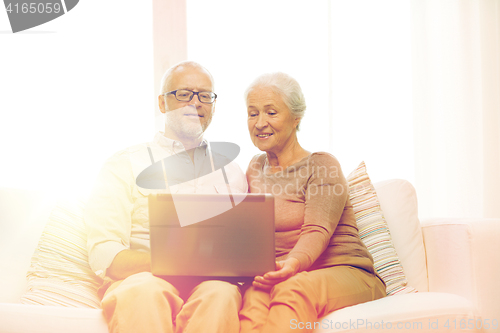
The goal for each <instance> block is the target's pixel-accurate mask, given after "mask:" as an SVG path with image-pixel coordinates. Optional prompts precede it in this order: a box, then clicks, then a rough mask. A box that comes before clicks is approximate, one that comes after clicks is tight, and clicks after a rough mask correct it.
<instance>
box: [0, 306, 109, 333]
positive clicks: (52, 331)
mask: <svg viewBox="0 0 500 333" xmlns="http://www.w3.org/2000/svg"><path fill="white" fill-rule="evenodd" d="M0 323H1V325H0V332H9V333H68V332H71V333H89V332H92V333H108V327H107V324H106V320H105V319H104V316H103V313H102V310H100V309H89V308H71V307H60V306H38V305H27V304H14V303H0Z"/></svg>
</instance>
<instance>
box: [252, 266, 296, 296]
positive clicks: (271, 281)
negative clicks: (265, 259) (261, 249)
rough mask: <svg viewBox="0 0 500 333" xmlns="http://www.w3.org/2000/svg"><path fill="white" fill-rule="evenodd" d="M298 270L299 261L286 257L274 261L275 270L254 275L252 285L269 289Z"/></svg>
mask: <svg viewBox="0 0 500 333" xmlns="http://www.w3.org/2000/svg"><path fill="white" fill-rule="evenodd" d="M299 270H300V262H299V261H298V260H297V259H296V258H288V259H286V260H281V261H277V262H276V270H275V271H271V272H267V273H266V274H264V276H256V277H255V279H254V281H253V283H252V285H253V286H254V287H256V288H260V289H264V290H267V291H269V290H271V288H272V287H273V286H274V285H275V284H278V283H280V282H283V281H285V280H287V279H289V278H291V277H292V276H294V275H295V274H297V273H298V271H299Z"/></svg>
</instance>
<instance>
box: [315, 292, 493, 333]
mask: <svg viewBox="0 0 500 333" xmlns="http://www.w3.org/2000/svg"><path fill="white" fill-rule="evenodd" d="M483 319H484V318H483ZM483 319H482V318H481V316H480V314H479V313H478V311H477V310H476V309H475V307H474V306H473V305H472V303H471V302H470V301H469V300H467V299H466V298H465V297H462V296H458V295H454V294H446V293H434V292H424V293H416V294H406V295H397V296H394V297H385V298H381V299H378V300H376V301H372V302H366V303H361V304H357V305H354V306H350V307H346V308H343V309H340V310H337V311H334V312H332V313H330V314H328V315H327V316H325V317H323V318H321V319H318V320H317V324H316V330H314V333H333V332H344V333H347V332H433V333H434V332H436V333H439V332H448V333H450V332H457V333H458V332H482V330H481V326H485V324H486V321H485V320H483ZM487 323H488V325H493V324H492V320H491V319H490V320H488V322H487ZM467 325H469V327H467ZM464 328H465V329H464ZM469 328H470V329H469Z"/></svg>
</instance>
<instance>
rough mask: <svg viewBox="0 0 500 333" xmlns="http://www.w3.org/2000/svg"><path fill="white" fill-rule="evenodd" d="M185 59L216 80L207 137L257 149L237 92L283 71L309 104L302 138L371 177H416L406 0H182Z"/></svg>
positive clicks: (244, 158)
mask: <svg viewBox="0 0 500 333" xmlns="http://www.w3.org/2000/svg"><path fill="white" fill-rule="evenodd" d="M187 12H188V14H187V15H188V21H187V23H188V58H190V59H192V60H197V61H199V62H200V63H202V64H204V65H205V66H206V67H207V68H208V69H209V70H210V71H211V72H212V74H213V75H214V77H215V80H216V93H217V94H218V95H219V98H218V100H217V111H216V116H215V118H214V121H213V123H212V125H211V128H210V129H209V133H208V134H210V135H211V137H212V139H214V138H215V139H216V140H223V141H224V140H225V141H232V142H235V143H237V144H239V145H240V147H241V148H242V153H241V157H240V158H239V162H240V164H241V166H242V168H246V166H247V164H248V161H249V159H250V158H251V156H253V155H254V154H256V153H258V152H259V151H258V150H256V148H255V147H253V145H252V144H251V142H250V139H249V137H248V131H247V127H246V111H245V109H246V108H245V104H244V101H243V91H244V90H245V89H246V87H247V86H248V85H249V84H250V83H251V81H252V80H253V79H254V78H255V77H257V76H258V75H259V74H262V73H265V72H271V71H284V72H286V73H288V74H290V75H292V76H293V77H295V78H296V79H297V80H298V82H299V83H300V84H301V86H302V89H303V91H304V95H305V98H306V103H307V110H306V115H305V118H304V119H303V123H302V124H301V127H302V129H301V131H300V132H299V135H298V137H299V141H300V142H301V144H302V145H303V147H304V148H306V149H308V150H311V151H319V150H326V151H329V152H331V153H332V154H334V155H335V156H336V157H337V158H338V159H339V161H340V163H341V165H342V166H343V169H344V173H345V174H348V173H349V172H351V171H352V170H353V169H354V168H355V167H356V166H357V165H358V164H359V163H360V162H361V161H362V160H365V162H366V163H367V168H368V172H369V174H370V175H371V177H372V179H373V180H375V181H377V180H384V179H388V178H397V177H399V178H405V179H408V180H410V181H413V179H414V168H413V162H414V160H413V149H412V148H413V131H412V130H413V128H412V110H411V107H412V106H411V29H410V28H411V24H410V3H409V0H404V1H401V0H384V1H376V2H373V1H330V2H329V1H325V0H322V1H319V0H318V1H314V2H308V3H307V4H306V2H304V1H300V0H299V1H297V0H291V1H290V0H289V1H282V0H280V1H264V0H256V1H248V2H240V1H224V0H214V1H209V2H207V1H202V0H188V1H187Z"/></svg>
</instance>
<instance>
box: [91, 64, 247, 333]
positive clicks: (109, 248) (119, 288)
mask: <svg viewBox="0 0 500 333" xmlns="http://www.w3.org/2000/svg"><path fill="white" fill-rule="evenodd" d="M213 88H214V81H213V78H212V76H211V74H210V73H209V72H208V71H207V70H206V69H205V68H204V67H202V66H201V65H199V64H197V63H195V62H182V63H179V64H177V65H175V66H173V67H172V68H170V69H169V70H168V71H167V72H166V73H165V75H164V77H163V79H162V84H161V94H160V95H159V96H158V102H159V107H160V110H161V112H162V113H164V114H165V132H164V133H162V132H160V133H157V134H156V136H155V138H154V140H153V141H152V142H150V143H146V144H140V145H136V146H133V147H130V148H128V149H125V150H123V151H120V152H118V153H116V154H115V155H113V156H112V157H111V158H110V159H108V160H107V161H106V163H105V164H104V166H103V168H102V170H101V172H100V174H99V177H98V179H97V182H96V186H95V188H94V190H93V192H92V194H91V196H90V198H89V201H88V205H87V207H86V211H85V222H86V225H87V230H88V250H89V262H90V266H91V267H92V269H93V270H94V272H95V273H96V274H97V275H99V276H100V277H102V278H103V279H104V283H103V285H102V287H101V288H100V290H99V294H100V296H101V297H103V298H102V307H103V309H104V315H105V317H106V319H107V321H108V325H109V328H110V331H111V332H134V333H137V332H148V333H151V332H183V331H184V332H204V333H206V332H238V331H239V321H238V310H239V309H240V305H241V295H240V291H239V289H238V287H237V286H235V285H232V284H230V283H228V282H224V281H201V280H200V281H196V282H194V281H189V282H184V281H183V282H182V283H181V281H172V280H169V282H167V281H165V280H163V279H161V278H158V277H156V276H153V275H152V274H151V273H150V253H149V251H150V249H149V220H148V209H147V195H148V194H150V193H151V192H152V191H154V190H148V189H144V188H141V187H139V186H137V184H136V178H137V176H138V175H139V174H140V173H141V172H142V171H143V170H145V169H146V168H147V167H148V166H150V165H151V164H152V163H154V162H155V161H160V160H162V159H165V158H167V157H169V156H172V155H176V157H177V156H180V157H181V158H182V156H184V158H185V159H186V161H185V162H186V164H185V165H187V166H190V167H191V169H190V170H191V171H192V177H191V179H187V180H186V181H185V182H182V183H180V184H177V185H176V188H175V191H174V192H175V193H216V192H218V187H219V188H221V187H226V186H229V187H230V190H231V191H232V192H246V191H247V183H246V179H245V177H244V174H243V173H242V172H241V170H240V169H239V167H238V166H237V165H236V164H234V163H230V164H229V165H227V166H226V167H225V173H226V174H225V175H224V179H222V180H221V177H220V174H219V173H217V172H212V173H209V174H206V172H204V171H203V170H206V168H207V165H209V164H210V163H211V161H210V160H211V158H212V153H211V151H210V149H209V145H207V143H208V142H207V141H205V140H204V139H203V133H204V131H205V130H206V128H207V127H208V125H209V124H210V122H211V120H212V116H213V114H214V110H215V100H216V98H217V95H216V94H215V93H213ZM183 173H184V174H185V170H183ZM200 179H201V180H200ZM167 190H168V189H167ZM170 190H172V189H170Z"/></svg>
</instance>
